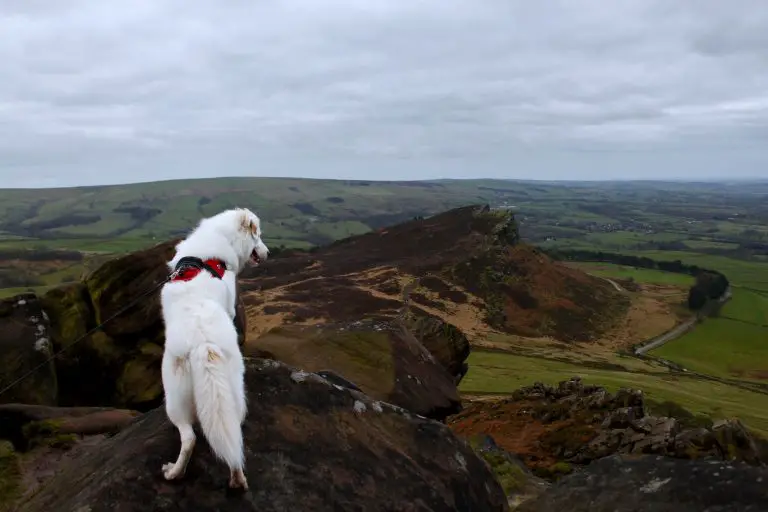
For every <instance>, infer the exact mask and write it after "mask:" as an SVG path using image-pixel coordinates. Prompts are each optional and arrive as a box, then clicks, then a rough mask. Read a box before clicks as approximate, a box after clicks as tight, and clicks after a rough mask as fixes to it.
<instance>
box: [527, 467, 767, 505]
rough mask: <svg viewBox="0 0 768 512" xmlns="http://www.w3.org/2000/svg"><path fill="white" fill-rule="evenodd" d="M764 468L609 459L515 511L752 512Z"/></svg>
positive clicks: (761, 500) (759, 500)
mask: <svg viewBox="0 0 768 512" xmlns="http://www.w3.org/2000/svg"><path fill="white" fill-rule="evenodd" d="M766 482H768V469H766V468H764V467H754V466H750V465H747V464H745V463H737V462H733V463H731V462H721V461H711V460H710V461H704V460H699V461H689V460H681V459H674V458H668V457H661V456H618V455H614V456H611V457H606V458H603V459H600V460H598V461H595V462H593V463H592V464H590V465H589V466H587V467H586V468H585V469H583V470H581V471H578V472H575V473H573V474H571V475H569V476H567V477H564V478H562V479H561V480H560V481H559V482H557V483H556V484H555V485H554V486H553V487H552V488H551V489H549V490H548V491H546V492H544V494H542V495H541V496H540V497H538V498H536V499H534V500H531V501H527V502H525V503H523V504H522V505H521V506H520V507H518V508H517V510H518V511H519V512H550V511H552V510H563V511H565V510H567V511H568V512H729V511H733V512H737V511H738V512H758V511H763V510H768V490H767V488H766Z"/></svg>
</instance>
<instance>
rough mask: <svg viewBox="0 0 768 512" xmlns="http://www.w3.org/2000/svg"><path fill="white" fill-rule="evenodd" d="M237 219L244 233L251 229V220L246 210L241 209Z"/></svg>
mask: <svg viewBox="0 0 768 512" xmlns="http://www.w3.org/2000/svg"><path fill="white" fill-rule="evenodd" d="M238 221H239V222H240V229H241V230H243V231H245V232H246V233H248V232H250V231H251V225H252V224H253V222H252V221H251V217H250V216H249V215H248V213H247V212H246V211H244V210H243V211H241V212H240V215H239V216H238Z"/></svg>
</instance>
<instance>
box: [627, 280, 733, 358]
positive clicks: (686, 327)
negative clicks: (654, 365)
mask: <svg viewBox="0 0 768 512" xmlns="http://www.w3.org/2000/svg"><path fill="white" fill-rule="evenodd" d="M731 295H732V292H731V287H730V286H729V287H728V289H727V290H725V293H723V296H722V297H720V298H719V299H717V302H718V303H719V304H718V307H719V306H721V305H723V304H724V303H726V302H727V301H728V300H729V299H730V298H731ZM704 316H708V314H707V313H705V314H704ZM698 318H699V317H698V315H697V316H696V317H694V318H691V319H690V320H686V321H685V322H683V323H682V324H680V325H678V326H675V327H673V328H672V329H671V330H669V331H667V332H665V333H663V334H661V335H659V336H656V337H655V338H651V339H650V340H648V341H646V342H645V343H643V344H642V345H640V346H639V347H637V348H635V355H642V354H645V353H646V352H648V351H650V350H653V349H655V348H659V347H660V346H662V345H664V344H665V343H667V342H669V341H672V340H674V339H676V338H679V337H680V336H682V335H683V334H685V333H687V332H688V331H690V330H691V329H693V328H694V327H695V326H696V321H697V320H698Z"/></svg>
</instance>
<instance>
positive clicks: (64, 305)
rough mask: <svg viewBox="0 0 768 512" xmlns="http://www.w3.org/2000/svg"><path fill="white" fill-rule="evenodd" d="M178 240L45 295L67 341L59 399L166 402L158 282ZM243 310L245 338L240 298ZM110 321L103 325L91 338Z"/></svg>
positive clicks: (57, 339)
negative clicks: (163, 386)
mask: <svg viewBox="0 0 768 512" xmlns="http://www.w3.org/2000/svg"><path fill="white" fill-rule="evenodd" d="M176 243H177V240H172V241H169V242H165V243H162V244H159V245H156V246H154V247H151V248H149V249H146V250H143V251H137V252H134V253H131V254H127V255H125V256H121V257H118V258H115V259H113V260H110V261H107V262H106V263H104V264H103V265H102V266H101V267H99V268H98V269H97V270H95V271H94V272H93V273H91V274H90V275H88V276H87V277H86V278H85V280H84V281H83V282H81V283H75V284H71V285H66V286H62V287H59V288H54V289H52V290H50V291H49V292H47V293H46V294H45V295H44V296H43V297H42V299H41V302H42V304H43V309H44V310H45V311H46V312H47V313H48V316H49V317H50V321H51V331H52V338H53V341H54V344H55V346H56V348H57V349H60V348H65V349H66V352H64V353H63V354H62V355H61V356H60V357H58V358H57V373H58V377H59V398H60V400H59V405H64V406H81V405H88V406H99V405H113V406H117V407H127V408H131V409H138V410H147V409H149V408H152V407H155V406H157V405H159V404H160V403H161V401H162V384H161V378H160V360H161V358H162V352H163V345H164V326H163V322H162V317H161V311H160V301H159V293H160V287H159V286H158V284H160V283H162V282H163V280H164V279H165V278H166V277H167V276H168V271H167V267H166V261H168V260H169V259H171V258H172V257H173V254H174V250H175V245H176ZM134 303H135V304H134ZM132 304H134V305H133V306H132ZM125 308H128V309H126V310H125V311H123V310H124V309H125ZM237 313H238V316H237V317H236V326H237V328H238V332H240V333H243V334H242V335H241V341H244V333H245V330H246V325H245V320H244V318H245V316H244V313H245V310H244V306H243V303H242V300H241V299H240V298H238V307H237ZM114 315H117V316H114ZM113 316H114V318H112V317H113ZM102 322H106V323H104V325H103V327H102V328H101V329H100V330H97V331H95V332H94V333H92V334H90V335H89V336H87V337H85V338H83V336H84V335H85V334H86V333H88V332H89V331H90V330H92V329H94V328H95V327H96V326H98V325H100V324H101V323H102ZM25 402H26V401H25Z"/></svg>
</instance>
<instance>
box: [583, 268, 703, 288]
mask: <svg viewBox="0 0 768 512" xmlns="http://www.w3.org/2000/svg"><path fill="white" fill-rule="evenodd" d="M572 266H574V267H576V268H579V269H581V270H583V271H584V272H587V273H588V274H592V275H595V276H599V277H608V278H614V279H632V280H634V281H637V282H638V283H651V284H668V285H675V286H683V287H689V286H691V285H692V284H693V282H694V278H693V277H692V276H689V275H685V274H677V273H674V272H664V271H663V270H653V269H647V268H635V267H628V266H625V265H614V264H612V263H591V262H589V263H573V264H572Z"/></svg>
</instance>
